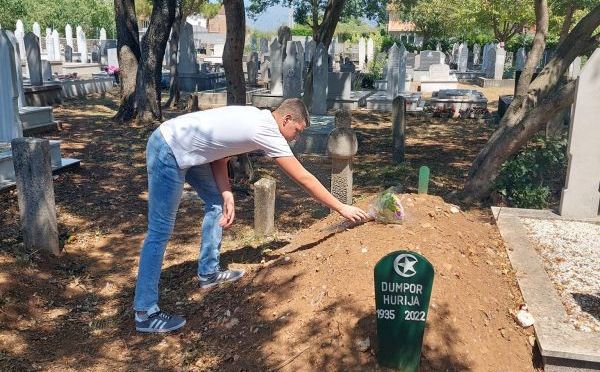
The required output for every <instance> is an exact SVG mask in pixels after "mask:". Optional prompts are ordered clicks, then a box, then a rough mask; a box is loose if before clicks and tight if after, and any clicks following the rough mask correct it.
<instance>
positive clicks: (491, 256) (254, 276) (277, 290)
mask: <svg viewBox="0 0 600 372" xmlns="http://www.w3.org/2000/svg"><path fill="white" fill-rule="evenodd" d="M403 203H404V206H405V209H406V212H407V215H408V217H407V220H406V221H405V223H404V224H402V225H383V224H379V223H375V222H369V223H367V224H365V225H361V226H357V227H354V228H352V229H348V230H346V231H342V232H339V233H337V234H331V233H327V228H328V227H330V226H332V225H334V224H336V223H338V222H339V218H338V217H336V216H334V215H332V216H329V217H327V218H325V219H323V220H322V221H320V222H318V223H316V224H314V225H313V226H311V227H310V228H308V229H306V230H303V231H301V232H299V233H298V234H296V235H295V236H294V237H293V239H292V241H291V242H290V244H289V245H287V246H285V247H283V248H281V249H280V250H278V251H276V252H272V253H270V254H269V255H268V256H267V257H269V256H273V255H274V254H275V255H281V256H280V257H279V258H278V259H276V260H274V261H271V262H267V263H266V264H260V265H257V266H255V267H254V268H253V269H252V270H251V273H250V274H249V275H248V276H247V278H246V279H245V280H244V281H243V282H241V283H239V284H238V285H236V288H235V289H231V290H228V291H227V294H225V292H224V291H220V292H219V295H225V296H226V297H227V298H228V299H229V300H228V301H230V302H229V304H228V306H223V307H220V310H221V312H220V313H219V312H218V311H217V315H216V316H214V317H212V318H211V315H209V314H205V315H207V316H208V317H209V318H210V319H211V321H212V322H214V323H215V324H217V325H221V326H220V327H219V326H217V328H215V329H214V331H216V332H215V333H214V334H211V335H210V336H209V337H215V336H217V335H221V337H223V338H224V339H225V340H226V341H225V343H226V344H227V346H226V347H224V348H223V349H222V350H230V351H231V352H230V353H227V352H226V353H225V356H224V359H221V361H220V362H217V364H216V365H214V367H215V369H222V368H225V369H230V368H231V369H232V370H235V369H236V368H240V367H243V369H244V370H264V369H273V368H274V369H277V368H280V369H281V370H289V371H292V370H294V371H297V370H307V371H309V370H317V369H325V370H331V371H341V370H345V371H347V370H376V369H378V366H377V363H376V358H375V356H374V352H373V349H376V348H377V346H376V345H374V344H375V342H376V338H377V337H376V332H375V329H376V325H375V317H374V288H373V287H374V285H373V267H374V265H375V263H376V262H377V261H378V260H379V259H380V258H381V257H383V256H384V255H386V254H387V253H389V252H391V251H395V250H400V249H407V250H412V251H415V252H418V253H420V254H422V255H424V256H425V257H427V258H428V259H429V260H430V261H431V262H432V264H433V265H434V268H435V270H436V274H435V280H434V285H433V293H432V300H431V309H430V313H429V319H428V322H427V329H426V332H425V340H424V346H423V357H422V358H423V360H422V367H421V369H422V370H425V371H428V370H456V371H464V370H474V371H499V370H505V371H527V370H532V369H533V368H532V355H531V347H530V346H529V345H528V335H529V334H530V332H528V331H524V330H522V329H520V328H519V327H518V326H517V325H516V324H515V322H514V320H513V317H512V315H511V311H513V310H514V309H516V308H517V307H518V305H519V301H520V295H519V294H514V293H512V292H511V288H514V285H511V281H513V276H512V274H511V273H510V272H509V268H508V267H507V266H506V262H507V261H506V257H505V253H504V247H503V245H502V241H501V240H500V237H499V235H498V232H497V230H496V228H495V227H494V226H493V225H492V224H491V223H490V216H488V215H481V214H478V213H477V212H475V213H464V212H462V211H457V210H456V209H454V208H452V206H451V205H449V204H446V203H444V201H443V200H442V199H440V198H439V197H434V196H427V195H411V194H406V195H403ZM364 204H365V203H363V206H365V205H364ZM453 212H454V213H453ZM247 268H248V267H247ZM209 296H211V295H209ZM228 301H225V302H223V301H219V302H220V305H224V304H226V303H227V302H228ZM195 326H196V325H192V327H195ZM197 326H200V325H197ZM209 328H211V327H210V326H209ZM207 336H208V335H207ZM367 337H368V338H369V339H370V341H371V344H372V345H373V347H372V348H371V350H369V351H368V352H361V351H359V347H358V346H357V345H356V343H357V342H358V341H360V340H364V339H366V338H367ZM238 342H239V343H238ZM250 344H252V345H250ZM226 360H229V361H230V364H229V365H228V364H227V362H226ZM209 365H210V363H208V365H204V367H208V366H209Z"/></svg>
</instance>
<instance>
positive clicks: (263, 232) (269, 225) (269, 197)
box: [254, 178, 276, 236]
mask: <svg viewBox="0 0 600 372" xmlns="http://www.w3.org/2000/svg"><path fill="white" fill-rule="evenodd" d="M275 186H276V183H275V180H274V179H272V178H261V179H260V180H258V181H256V183H254V233H255V234H256V235H258V236H268V235H271V234H273V233H274V232H275Z"/></svg>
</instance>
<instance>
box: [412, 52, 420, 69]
mask: <svg viewBox="0 0 600 372" xmlns="http://www.w3.org/2000/svg"><path fill="white" fill-rule="evenodd" d="M413 68H414V69H415V70H417V69H418V70H420V69H421V55H420V54H417V55H415V62H414V64H413Z"/></svg>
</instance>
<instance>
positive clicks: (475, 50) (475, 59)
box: [473, 44, 481, 65]
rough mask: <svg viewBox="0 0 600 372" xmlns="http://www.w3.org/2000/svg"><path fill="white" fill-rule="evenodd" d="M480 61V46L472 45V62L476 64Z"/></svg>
mask: <svg viewBox="0 0 600 372" xmlns="http://www.w3.org/2000/svg"><path fill="white" fill-rule="evenodd" d="M480 63H481V46H480V45H479V44H475V45H473V64H474V65H478V64H480Z"/></svg>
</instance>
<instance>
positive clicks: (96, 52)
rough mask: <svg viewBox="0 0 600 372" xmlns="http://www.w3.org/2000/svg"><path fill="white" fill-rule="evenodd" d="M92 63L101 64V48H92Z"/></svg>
mask: <svg viewBox="0 0 600 372" xmlns="http://www.w3.org/2000/svg"><path fill="white" fill-rule="evenodd" d="M92 63H100V48H99V47H98V45H94V46H93V47H92Z"/></svg>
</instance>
